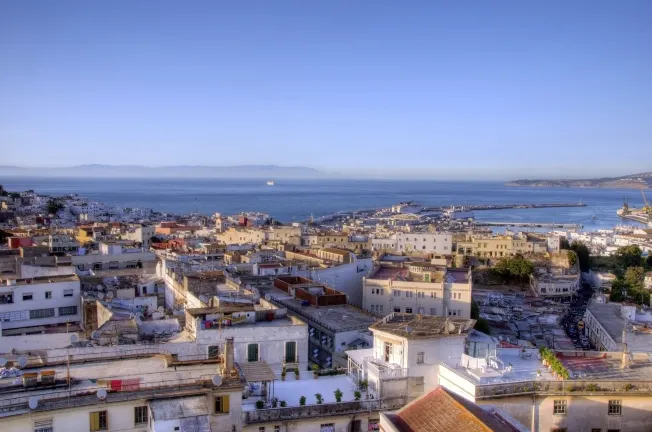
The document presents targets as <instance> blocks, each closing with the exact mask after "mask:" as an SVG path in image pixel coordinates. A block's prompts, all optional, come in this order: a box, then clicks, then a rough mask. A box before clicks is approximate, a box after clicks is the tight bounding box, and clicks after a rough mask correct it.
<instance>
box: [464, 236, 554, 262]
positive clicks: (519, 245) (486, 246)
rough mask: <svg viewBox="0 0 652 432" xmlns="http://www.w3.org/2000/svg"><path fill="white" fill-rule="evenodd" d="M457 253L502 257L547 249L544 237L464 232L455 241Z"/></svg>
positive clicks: (545, 250)
mask: <svg viewBox="0 0 652 432" xmlns="http://www.w3.org/2000/svg"><path fill="white" fill-rule="evenodd" d="M456 250H457V254H458V255H463V256H476V257H478V258H503V257H508V256H512V255H516V254H528V253H544V252H547V251H548V242H547V240H546V239H545V238H539V237H535V236H532V235H526V234H520V235H515V236H511V235H499V236H492V237H489V236H477V235H474V234H466V235H465V236H464V237H463V238H462V239H460V240H458V241H457V242H456Z"/></svg>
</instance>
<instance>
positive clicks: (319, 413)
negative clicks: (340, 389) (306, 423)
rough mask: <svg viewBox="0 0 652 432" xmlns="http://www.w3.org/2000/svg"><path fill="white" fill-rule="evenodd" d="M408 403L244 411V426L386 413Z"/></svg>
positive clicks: (372, 402)
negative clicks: (309, 418)
mask: <svg viewBox="0 0 652 432" xmlns="http://www.w3.org/2000/svg"><path fill="white" fill-rule="evenodd" d="M406 402H407V400H406V398H404V397H397V398H388V399H383V400H377V399H372V400H360V401H351V402H339V403H337V402H336V403H327V404H319V405H304V406H296V407H285V408H268V409H260V410H255V411H243V412H242V421H243V423H244V424H252V423H265V422H272V421H291V420H296V419H300V418H308V417H323V416H333V415H342V414H350V413H356V412H369V411H385V410H392V409H396V408H400V407H402V406H403V405H405V403H406Z"/></svg>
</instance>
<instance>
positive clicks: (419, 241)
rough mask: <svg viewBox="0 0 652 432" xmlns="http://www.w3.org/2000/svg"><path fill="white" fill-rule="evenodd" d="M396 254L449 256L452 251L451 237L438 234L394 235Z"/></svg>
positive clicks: (402, 233)
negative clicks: (418, 253)
mask: <svg viewBox="0 0 652 432" xmlns="http://www.w3.org/2000/svg"><path fill="white" fill-rule="evenodd" d="M396 246H397V249H396V251H397V252H404V253H408V252H421V253H436V254H442V255H449V254H451V253H452V250H453V236H452V235H451V234H440V233H404V232H399V233H397V234H396Z"/></svg>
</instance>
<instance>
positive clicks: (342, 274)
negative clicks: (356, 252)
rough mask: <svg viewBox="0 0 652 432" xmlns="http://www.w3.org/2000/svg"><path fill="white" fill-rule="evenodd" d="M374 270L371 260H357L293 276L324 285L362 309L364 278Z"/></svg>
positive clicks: (313, 269) (300, 271) (301, 271)
mask: <svg viewBox="0 0 652 432" xmlns="http://www.w3.org/2000/svg"><path fill="white" fill-rule="evenodd" d="M372 268H373V261H372V259H371V258H357V257H356V258H355V261H354V262H352V263H349V264H339V265H336V266H332V267H328V268H310V269H308V270H298V271H296V272H294V273H292V276H301V277H305V278H306V279H310V280H313V281H315V282H319V283H323V284H326V285H328V286H329V287H331V288H334V289H336V290H338V291H340V292H341V293H344V294H346V296H347V301H348V303H350V304H352V305H354V306H357V307H362V304H363V303H362V286H363V280H364V278H365V277H366V276H367V275H368V274H369V272H370V271H371V270H372Z"/></svg>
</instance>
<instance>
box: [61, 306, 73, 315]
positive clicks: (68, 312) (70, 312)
mask: <svg viewBox="0 0 652 432" xmlns="http://www.w3.org/2000/svg"><path fill="white" fill-rule="evenodd" d="M65 315H77V306H65V307H60V308H59V316H65Z"/></svg>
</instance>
